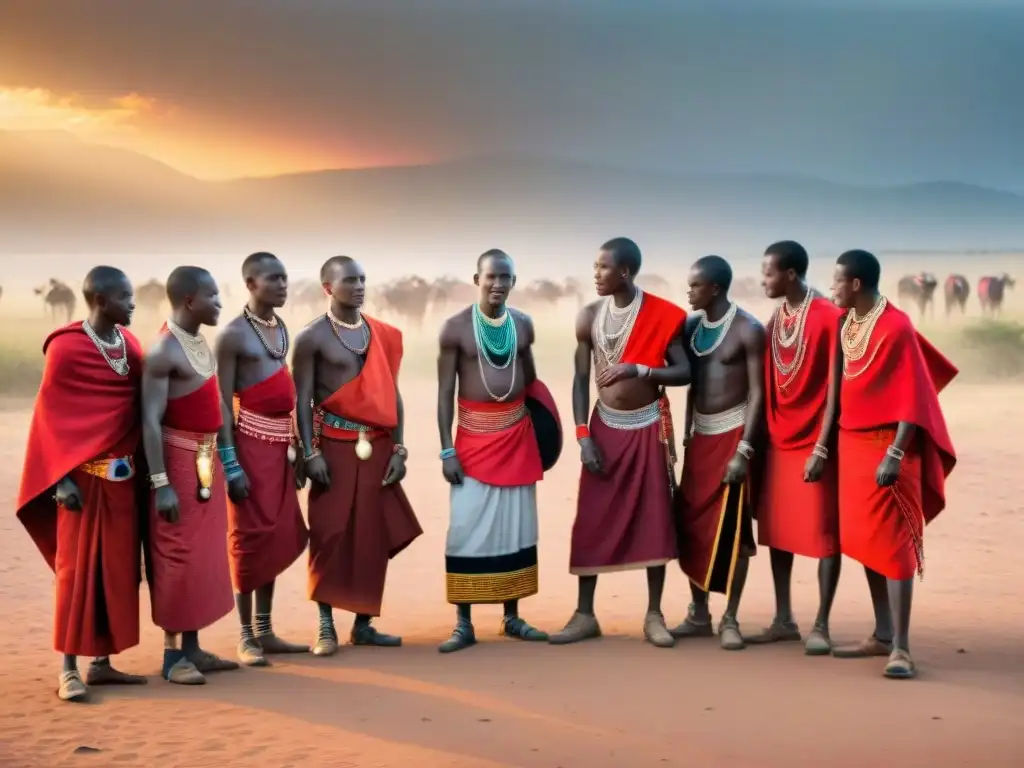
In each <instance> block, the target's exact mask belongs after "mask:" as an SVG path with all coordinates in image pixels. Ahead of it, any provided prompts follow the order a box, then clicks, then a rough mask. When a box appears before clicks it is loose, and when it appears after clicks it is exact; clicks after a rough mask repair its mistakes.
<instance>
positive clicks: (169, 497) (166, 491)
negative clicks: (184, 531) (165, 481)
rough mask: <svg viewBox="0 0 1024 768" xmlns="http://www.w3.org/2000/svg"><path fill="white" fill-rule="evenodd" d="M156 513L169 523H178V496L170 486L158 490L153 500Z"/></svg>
mask: <svg viewBox="0 0 1024 768" xmlns="http://www.w3.org/2000/svg"><path fill="white" fill-rule="evenodd" d="M153 505H154V506H155V507H156V513H157V514H158V515H160V517H162V518H163V519H164V520H166V521H167V522H168V523H176V522H178V494H176V493H175V492H174V489H173V488H171V486H169V485H165V486H164V487H163V488H157V489H156V495H155V497H154V499H153Z"/></svg>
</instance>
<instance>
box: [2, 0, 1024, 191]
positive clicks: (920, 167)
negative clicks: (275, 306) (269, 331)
mask: <svg viewBox="0 0 1024 768" xmlns="http://www.w3.org/2000/svg"><path fill="white" fill-rule="evenodd" d="M1004 5H1005V6H1007V7H1003V6H1004ZM1022 13H1024V10H1021V8H1020V7H1019V6H1018V8H1017V10H1014V8H1012V7H1009V5H1008V4H1006V3H998V4H997V3H992V2H989V0H942V2H939V0H884V1H883V0H829V2H825V0H718V2H714V3H711V2H706V0H0V131H5V130H30V131H38V130H62V131H68V132H71V133H74V134H76V135H77V136H79V137H81V138H82V139H84V140H87V141H92V142H99V143H106V144H112V145H115V146H118V147H123V148H127V149H131V150H136V151H139V152H142V153H145V154H147V155H150V156H152V157H154V158H157V159H159V160H162V161H164V162H165V163H167V164H168V165H170V166H172V167H174V168H177V169H179V170H181V171H184V172H186V173H188V174H191V175H195V176H198V177H202V178H207V179H221V178H226V177H234V176H240V175H269V174H279V173H285V172H289V171H301V170H311V169H321V168H328V167H330V168H338V167H365V166H371V165H397V164H406V163H418V162H431V161H437V160H440V159H444V158H451V157H456V156H465V155H471V154H472V155H480V154H486V153H494V152H502V153H517V154H522V153H530V154H534V155H542V156H547V157H563V158H565V157H568V158H574V159H579V160H584V161H587V162H602V163H608V164H612V165H617V166H624V167H636V168H640V167H642V168H647V169H656V170H674V171H685V172H727V173H787V174H800V175H808V176H815V177H818V178H824V179H828V180H830V181H835V182H840V183H866V184H891V183H914V182H921V181H932V180H956V181H962V182H968V183H974V184H980V185H986V186H992V187H996V188H1001V189H1008V190H1021V189H1024V177H1022V175H1021V171H1020V169H1021V168H1024V142H1021V141H1020V136H1021V134H1022V132H1024V101H1021V100H1020V99H1012V98H1007V96H1006V94H1007V93H1010V92H1013V87H1014V86H1015V85H1016V83H1017V80H1014V79H1013V78H1014V76H1015V74H1014V73H1017V72H1019V71H1021V69H1022V68H1024V54H1022V52H1021V47H1020V29H1021V28H1022V26H1021V25H1022V24H1024V16H1022ZM1018 80H1019V78H1018Z"/></svg>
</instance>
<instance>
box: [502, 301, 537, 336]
mask: <svg viewBox="0 0 1024 768" xmlns="http://www.w3.org/2000/svg"><path fill="white" fill-rule="evenodd" d="M507 309H508V312H509V313H510V314H511V315H512V320H513V321H514V322H515V323H516V325H518V326H520V327H521V328H522V329H523V330H524V331H526V333H527V336H528V337H529V338H530V340H531V341H532V340H533V318H532V317H530V316H529V315H528V314H526V313H525V312H523V310H521V309H516V308H515V307H508V308H507Z"/></svg>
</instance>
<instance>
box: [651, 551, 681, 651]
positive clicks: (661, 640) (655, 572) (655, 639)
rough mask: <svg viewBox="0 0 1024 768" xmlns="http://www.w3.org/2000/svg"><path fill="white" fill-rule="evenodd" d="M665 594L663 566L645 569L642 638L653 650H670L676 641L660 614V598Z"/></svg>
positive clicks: (663, 616) (662, 615)
mask: <svg viewBox="0 0 1024 768" xmlns="http://www.w3.org/2000/svg"><path fill="white" fill-rule="evenodd" d="M664 592H665V566H664V565H658V566H655V567H654V568H648V569H647V615H646V616H645V617H644V637H645V638H646V639H647V642H649V643H650V644H651V645H653V646H654V647H655V648H671V647H672V646H673V645H675V644H676V640H675V638H674V637H672V635H671V633H669V631H668V627H666V626H665V615H664V614H663V613H662V612H661V598H662V595H663V594H664Z"/></svg>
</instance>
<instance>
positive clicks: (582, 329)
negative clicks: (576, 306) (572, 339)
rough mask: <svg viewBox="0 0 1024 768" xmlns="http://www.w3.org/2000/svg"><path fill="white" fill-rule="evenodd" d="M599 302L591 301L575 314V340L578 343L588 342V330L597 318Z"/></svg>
mask: <svg viewBox="0 0 1024 768" xmlns="http://www.w3.org/2000/svg"><path fill="white" fill-rule="evenodd" d="M599 306H601V300H600V299H598V300H597V301H592V302H590V303H589V304H587V305H586V306H585V307H583V309H581V310H580V311H579V312H577V313H576V338H577V339H578V340H580V341H589V340H590V328H591V326H592V325H593V324H594V318H596V317H597V309H598V307H599Z"/></svg>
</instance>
